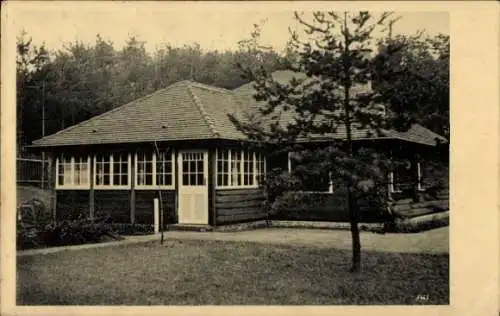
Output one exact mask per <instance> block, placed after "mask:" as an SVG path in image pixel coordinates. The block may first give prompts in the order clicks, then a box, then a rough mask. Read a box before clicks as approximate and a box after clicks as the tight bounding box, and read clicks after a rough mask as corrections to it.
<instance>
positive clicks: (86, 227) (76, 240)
mask: <svg viewBox="0 0 500 316" xmlns="http://www.w3.org/2000/svg"><path fill="white" fill-rule="evenodd" d="M110 223H111V219H110V218H109V217H108V216H105V217H101V218H96V219H94V220H91V219H88V218H80V219H76V220H71V221H70V220H65V221H61V222H51V223H49V224H47V225H45V226H44V227H37V226H35V225H26V224H22V223H21V224H19V225H18V231H17V247H18V249H28V248H40V247H53V246H69V245H81V244H88V243H98V242H104V241H109V240H119V239H123V238H122V237H120V236H118V235H117V234H116V233H115V232H114V231H113V230H112V229H111V226H110Z"/></svg>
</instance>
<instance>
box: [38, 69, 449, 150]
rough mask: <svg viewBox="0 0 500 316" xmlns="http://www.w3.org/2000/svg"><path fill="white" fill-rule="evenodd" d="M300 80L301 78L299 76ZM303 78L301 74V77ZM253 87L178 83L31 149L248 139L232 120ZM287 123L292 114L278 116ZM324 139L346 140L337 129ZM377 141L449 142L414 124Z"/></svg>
mask: <svg viewBox="0 0 500 316" xmlns="http://www.w3.org/2000/svg"><path fill="white" fill-rule="evenodd" d="M273 76H274V78H275V79H276V80H278V81H279V82H282V83H286V82H288V81H289V80H290V79H291V78H292V77H293V76H296V77H297V73H293V72H290V71H277V72H275V73H273ZM299 76H301V74H299ZM302 76H303V75H302ZM254 93H255V90H254V89H253V84H252V83H249V84H246V85H243V86H242V87H240V88H237V89H235V90H227V89H222V88H217V87H213V86H209V85H205V84H201V83H197V82H193V81H187V80H186V81H180V82H177V83H174V84H172V85H170V86H169V87H167V88H165V89H161V90H158V91H156V92H154V93H152V94H150V95H147V96H145V97H143V98H140V99H137V100H135V101H132V102H130V103H127V104H125V105H122V106H120V107H117V108H115V109H113V110H110V111H108V112H105V113H103V114H101V115H98V116H95V117H93V118H91V119H89V120H87V121H84V122H81V123H79V124H76V125H74V126H71V127H69V128H66V129H63V130H61V131H59V132H57V133H55V134H52V135H49V136H46V137H43V138H41V139H39V140H36V141H35V142H33V146H34V147H57V146H70V145H98V144H117V143H139V142H153V141H174V140H202V139H227V140H246V139H247V136H246V135H245V134H243V133H242V132H241V131H239V130H238V129H237V128H236V126H235V125H234V124H233V122H232V121H231V119H230V116H234V117H238V118H242V117H244V114H245V113H254V114H255V113H257V112H258V107H259V104H258V103H257V102H256V101H255V99H254V98H253V95H254ZM282 119H283V120H284V121H285V123H286V121H289V120H291V119H293V117H291V116H290V114H286V113H285V115H283V116H282ZM328 137H335V138H340V139H341V138H345V131H343V130H342V129H338V130H337V131H336V132H335V134H334V135H328ZM367 137H368V136H367V131H366V130H363V129H359V130H357V129H356V130H355V131H354V134H353V138H354V139H363V138H367ZM378 137H379V138H396V139H401V140H406V141H410V142H415V143H420V144H425V145H431V146H432V145H435V144H436V141H437V140H439V141H441V142H446V141H447V140H446V139H445V138H444V137H442V136H440V135H438V134H436V133H434V132H432V131H430V130H428V129H426V128H425V127H423V126H421V125H418V124H415V125H414V126H412V127H411V128H410V129H409V130H408V131H406V132H403V133H402V132H397V131H393V130H390V131H382V133H381V134H379V135H378Z"/></svg>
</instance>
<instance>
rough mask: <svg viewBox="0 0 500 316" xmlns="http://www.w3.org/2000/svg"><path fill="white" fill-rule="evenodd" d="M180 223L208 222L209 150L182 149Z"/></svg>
mask: <svg viewBox="0 0 500 316" xmlns="http://www.w3.org/2000/svg"><path fill="white" fill-rule="evenodd" d="M178 166H179V168H178V170H179V173H178V174H179V186H178V190H179V193H178V194H179V204H178V205H179V210H178V211H179V224H208V183H207V179H208V152H207V151H203V150H196V151H195V150H190V151H180V152H179V156H178Z"/></svg>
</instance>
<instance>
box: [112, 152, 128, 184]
mask: <svg viewBox="0 0 500 316" xmlns="http://www.w3.org/2000/svg"><path fill="white" fill-rule="evenodd" d="M112 159H113V170H112V174H113V185H114V186H126V185H128V175H129V173H128V154H127V153H114V154H113V155H112Z"/></svg>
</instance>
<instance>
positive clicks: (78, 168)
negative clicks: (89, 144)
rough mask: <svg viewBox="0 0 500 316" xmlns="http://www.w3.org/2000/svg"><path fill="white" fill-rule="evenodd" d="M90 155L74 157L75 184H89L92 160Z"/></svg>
mask: <svg viewBox="0 0 500 316" xmlns="http://www.w3.org/2000/svg"><path fill="white" fill-rule="evenodd" d="M89 160H90V159H89V157H74V166H75V173H74V177H75V178H74V181H73V183H74V184H75V185H78V186H79V185H85V186H86V185H89V183H90V182H89V177H90V168H89V167H90V166H89V164H90V161H89Z"/></svg>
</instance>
